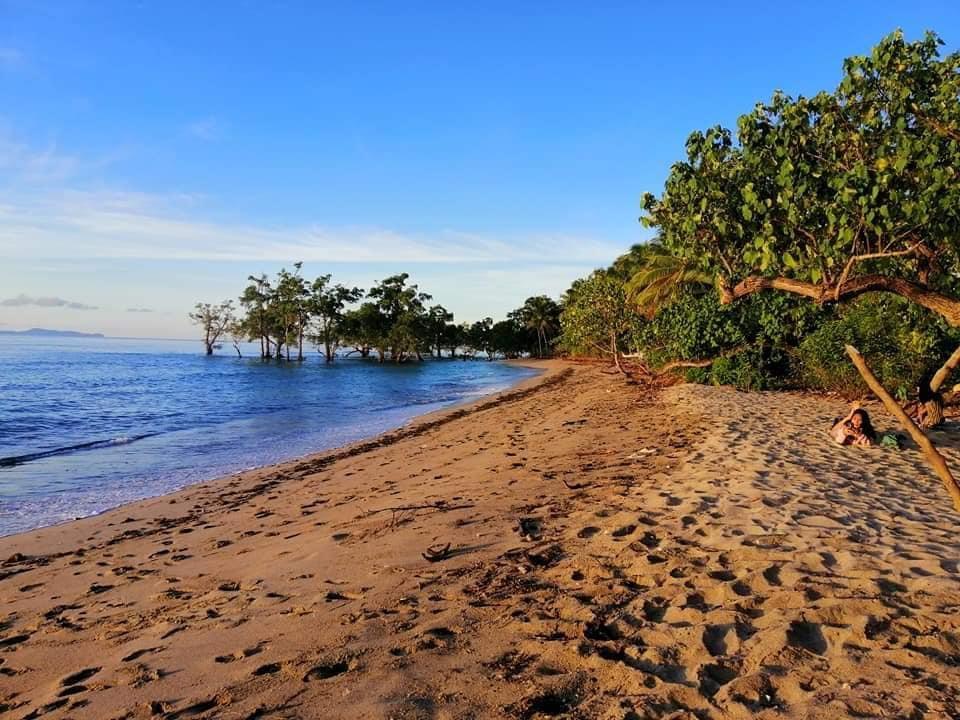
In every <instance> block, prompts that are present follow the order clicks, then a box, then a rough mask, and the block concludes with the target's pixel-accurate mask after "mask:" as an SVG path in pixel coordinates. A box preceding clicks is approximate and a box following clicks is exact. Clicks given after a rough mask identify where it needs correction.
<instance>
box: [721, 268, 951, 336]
mask: <svg viewBox="0 0 960 720" xmlns="http://www.w3.org/2000/svg"><path fill="white" fill-rule="evenodd" d="M763 290H779V291H781V292H787V293H791V294H793V295H800V296H802V297H806V298H809V299H811V300H813V301H814V302H816V303H818V304H821V305H822V304H825V303H828V302H838V301H840V300H848V299H851V298H854V297H857V296H858V295H863V294H864V293H868V292H888V293H892V294H894V295H899V296H900V297H904V298H906V299H908V300H910V301H912V302H915V303H916V304H917V305H920V306H921V307H925V308H927V309H928V310H931V311H933V312H935V313H937V314H938V315H940V316H941V317H943V319H944V320H946V321H947V322H948V323H949V324H950V325H952V326H953V327H960V300H956V299H954V298H952V297H949V296H947V295H944V294H942V293H938V292H936V291H934V290H930V289H929V288H926V287H923V286H922V285H918V284H916V283H912V282H910V281H909V280H904V279H903V278H898V277H888V276H886V275H861V276H859V277H855V278H853V279H852V280H848V281H847V282H845V283H844V284H843V286H842V287H839V288H838V287H837V286H836V285H833V284H815V283H810V282H804V281H802V280H794V279H793V278H786V277H776V278H765V277H759V276H756V275H751V276H750V277H747V278H744V279H743V280H741V281H740V282H739V283H737V284H736V285H735V286H733V287H731V286H730V285H729V284H728V283H722V282H721V283H720V284H719V291H720V303H721V304H722V305H729V304H731V303H733V302H734V301H736V300H739V299H740V298H743V297H747V296H748V295H753V294H754V293H758V292H761V291H763Z"/></svg>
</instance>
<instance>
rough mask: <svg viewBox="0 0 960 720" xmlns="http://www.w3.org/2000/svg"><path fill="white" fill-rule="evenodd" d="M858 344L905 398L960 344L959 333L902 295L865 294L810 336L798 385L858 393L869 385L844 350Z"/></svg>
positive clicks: (885, 380)
mask: <svg viewBox="0 0 960 720" xmlns="http://www.w3.org/2000/svg"><path fill="white" fill-rule="evenodd" d="M848 344H849V345H853V346H854V347H856V348H857V349H858V350H860V352H861V353H862V354H863V356H864V358H865V359H866V361H867V363H868V364H869V365H870V369H871V370H873V372H874V373H875V374H876V376H877V377H878V378H879V380H880V382H881V383H883V385H884V387H886V388H887V389H888V390H889V391H890V392H891V393H892V394H893V395H895V396H896V397H898V398H899V399H900V400H901V401H902V400H905V399H906V398H907V397H908V396H909V395H910V394H911V393H912V392H913V391H914V389H915V388H916V387H917V385H918V383H919V382H920V379H921V378H922V377H923V376H924V375H925V374H927V373H930V372H933V371H935V370H936V369H937V368H939V367H940V364H941V363H942V362H943V360H945V359H946V357H947V355H949V354H950V352H951V351H952V349H953V348H954V347H956V345H957V344H958V338H957V334H956V332H955V331H951V330H950V329H949V328H948V327H947V326H946V325H945V323H944V322H943V321H942V320H940V319H939V318H937V317H934V316H933V315H932V314H931V313H928V312H926V311H924V310H923V309H921V308H918V307H917V306H916V305H913V304H912V303H909V302H908V301H906V300H903V299H902V298H898V297H895V296H890V295H872V296H864V297H863V298H861V299H859V300H858V301H856V302H854V303H851V304H849V305H846V306H843V307H842V308H841V309H840V311H839V312H838V313H837V314H836V316H835V317H834V318H833V319H832V320H829V321H827V322H825V323H824V324H822V325H821V326H820V327H819V328H818V329H817V330H815V331H814V332H813V333H811V334H809V335H807V336H806V337H805V338H804V339H803V340H802V341H801V342H800V345H799V348H798V349H797V358H798V361H799V362H798V365H799V377H798V381H799V384H800V385H802V386H803V387H807V388H811V389H817V390H826V391H833V392H838V393H840V394H842V395H844V396H846V397H859V396H862V395H864V394H865V393H866V392H867V387H866V385H865V384H864V383H863V380H862V379H861V378H860V375H859V374H858V373H857V370H856V368H854V367H853V365H852V363H851V362H850V359H849V358H848V357H847V355H846V353H845V352H844V346H845V345H848Z"/></svg>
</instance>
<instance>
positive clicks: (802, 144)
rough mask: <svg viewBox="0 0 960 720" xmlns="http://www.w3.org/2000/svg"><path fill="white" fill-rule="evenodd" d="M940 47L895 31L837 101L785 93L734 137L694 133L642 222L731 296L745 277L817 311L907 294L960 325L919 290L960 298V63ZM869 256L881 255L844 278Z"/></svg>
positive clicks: (855, 69)
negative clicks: (804, 300)
mask: <svg viewBox="0 0 960 720" xmlns="http://www.w3.org/2000/svg"><path fill="white" fill-rule="evenodd" d="M941 44H942V43H941V41H940V40H939V38H937V36H935V35H933V34H928V35H927V36H926V37H924V39H922V40H920V41H918V42H912V43H910V42H906V41H905V40H904V39H903V36H902V35H901V34H900V33H894V34H892V35H890V36H889V37H887V38H885V39H884V40H883V41H882V42H881V43H880V44H879V45H878V46H877V47H876V48H875V49H874V50H873V52H872V54H871V55H870V56H866V57H853V58H850V59H848V60H847V61H846V62H845V63H844V77H843V79H842V81H841V82H840V84H839V86H838V87H837V88H836V89H835V90H834V92H832V93H830V92H821V93H818V94H817V95H815V96H813V97H809V98H808V97H802V96H801V97H797V98H791V97H788V96H787V95H785V94H783V93H779V92H778V93H776V94H775V95H774V96H773V98H772V99H771V100H770V101H769V102H768V103H761V104H758V105H757V106H756V107H755V108H754V110H753V111H752V112H750V113H747V114H746V115H743V116H742V117H741V118H740V119H739V121H738V123H737V132H736V136H735V137H734V134H733V133H732V132H731V131H730V130H728V129H726V128H722V127H714V128H711V129H709V130H707V131H705V132H696V133H693V134H692V135H691V136H690V138H689V139H688V141H687V146H686V150H687V158H686V160H685V161H683V162H679V163H677V164H675V165H674V166H673V168H672V170H671V173H670V176H669V178H668V179H667V181H666V185H665V188H664V191H663V193H662V194H661V196H660V197H654V196H653V195H650V194H646V195H645V196H644V199H643V207H644V210H645V211H646V216H645V217H644V218H643V221H644V222H645V223H646V224H647V225H649V226H653V227H656V228H658V230H659V233H660V237H661V239H662V241H663V243H664V245H665V247H666V248H667V249H668V250H669V251H670V252H672V253H674V254H675V255H677V256H679V257H681V258H686V259H688V260H690V261H691V262H695V263H696V264H697V265H698V266H699V268H700V269H702V270H703V271H705V272H708V273H712V274H715V275H719V276H720V277H721V278H722V279H723V281H724V283H725V287H726V289H727V291H728V294H729V296H730V297H731V298H732V297H735V296H736V293H734V292H733V291H734V290H735V288H732V285H733V284H734V283H736V282H737V281H738V280H740V279H743V278H748V277H750V276H763V277H767V278H774V277H782V278H787V279H790V280H792V281H794V283H800V284H799V285H798V284H794V285H792V286H790V287H789V288H787V289H790V290H791V291H793V292H802V293H803V294H806V295H807V296H808V297H811V298H814V299H829V297H830V295H829V293H830V292H836V291H837V290H838V286H840V285H843V287H841V288H840V289H846V290H849V291H850V293H851V294H856V293H859V292H862V291H865V290H868V289H870V288H871V287H872V288H873V289H884V290H888V291H890V292H895V293H898V294H902V295H903V294H906V295H908V296H910V297H912V298H913V299H914V300H915V301H917V302H920V303H922V304H926V306H927V307H930V308H931V309H933V310H935V311H936V312H940V313H946V314H947V315H950V317H951V320H952V321H953V322H954V323H955V324H957V323H960V305H958V304H957V303H956V301H955V300H953V301H952V302H946V303H942V302H934V300H933V299H932V296H931V295H929V294H924V293H922V292H917V289H918V288H924V287H929V288H931V289H934V290H938V291H940V292H946V294H947V295H948V296H950V297H948V298H947V300H948V301H949V300H951V298H952V297H956V290H957V282H956V280H955V278H956V277H957V273H956V270H957V269H958V259H960V211H958V208H960V182H958V181H957V170H956V168H958V167H960V102H958V101H957V98H958V96H960V54H956V53H954V54H951V55H948V56H946V57H941V56H940V54H939V47H940V45H941ZM894 252H898V253H901V254H899V255H895V256H893V255H890V253H894ZM871 254H883V255H884V257H880V258H866V259H863V260H862V261H856V262H854V264H853V265H852V266H851V272H850V273H849V275H846V276H845V275H844V271H845V268H846V267H847V266H848V263H849V262H850V260H851V258H855V257H856V258H862V257H863V256H864V255H871ZM858 278H859V279H858ZM890 278H895V279H896V280H897V281H899V282H897V283H891V282H890V281H889V279H890ZM804 284H805V285H804ZM760 287H761V286H760V285H758V284H754V285H753V289H757V288H760ZM753 289H751V287H743V288H742V290H743V292H744V293H745V292H748V291H754V290H753ZM780 289H784V287H781V288H780Z"/></svg>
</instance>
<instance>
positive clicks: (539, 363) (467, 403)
mask: <svg viewBox="0 0 960 720" xmlns="http://www.w3.org/2000/svg"><path fill="white" fill-rule="evenodd" d="M502 362H504V363H506V364H508V365H513V366H516V367H523V368H529V369H534V370H537V371H538V373H537V374H536V375H534V376H533V377H527V378H520V379H518V380H517V381H516V382H514V383H513V384H511V385H510V386H509V387H507V388H505V389H502V390H496V391H492V392H484V393H483V394H481V395H479V396H476V397H473V398H469V399H460V400H455V401H453V402H452V403H451V404H449V405H447V406H445V407H442V408H439V409H436V410H431V411H428V412H425V413H417V414H415V415H413V416H412V417H410V418H409V419H407V420H405V421H404V422H403V423H401V424H400V425H397V426H395V427H392V428H389V429H387V430H383V431H381V432H379V433H375V434H373V435H369V436H366V437H362V438H359V439H357V440H354V441H352V442H348V443H345V444H342V445H335V446H333V447H330V448H326V449H323V450H316V451H313V452H308V453H306V454H303V455H295V456H292V457H289V458H286V459H283V460H280V461H277V462H272V463H268V464H265V465H255V466H253V467H248V468H244V469H240V470H234V471H232V472H229V473H226V474H221V475H215V476H213V477H209V478H207V479H203V480H198V481H195V482H188V483H187V484H185V485H182V486H180V487H178V488H174V489H172V490H165V491H162V492H160V493H158V494H156V495H148V496H146V497H142V498H137V499H133V500H129V501H127V502H123V503H120V504H119V505H113V506H110V507H108V508H104V509H103V510H101V511H99V512H94V513H91V514H89V515H83V516H80V517H74V518H69V519H64V520H61V521H59V522H55V523H52V524H50V525H41V526H39V527H35V528H28V529H26V530H19V531H16V532H12V533H7V534H0V540H4V539H7V538H14V537H17V536H19V535H24V534H28V533H32V532H37V531H40V530H45V529H48V528H55V527H61V526H63V525H68V524H70V523H75V522H82V521H84V520H89V519H91V518H99V517H101V516H103V515H105V514H107V513H110V512H114V511H118V510H121V509H123V508H127V507H131V506H135V505H137V504H138V503H143V502H148V501H151V500H157V499H162V498H165V497H171V496H174V495H177V494H178V493H181V492H184V491H187V490H189V489H190V488H193V487H197V486H199V485H204V484H206V483H216V482H219V481H223V480H225V479H228V478H235V477H238V476H243V475H246V474H248V473H260V472H267V471H271V470H275V469H276V470H280V469H282V468H283V467H284V466H286V465H289V464H295V463H298V462H301V461H307V460H311V459H314V458H317V457H320V456H323V455H327V454H331V453H336V452H338V451H341V450H347V449H349V448H352V447H353V446H355V445H363V444H366V443H370V442H373V441H375V440H377V439H378V438H380V437H382V436H388V435H391V434H393V433H395V432H397V431H399V430H402V429H404V428H407V427H409V426H411V425H417V424H418V423H420V422H422V421H427V420H430V421H434V420H436V419H438V418H440V417H442V416H444V415H446V414H447V413H450V412H455V411H457V410H460V409H468V408H470V407H471V406H473V405H475V404H481V403H483V402H484V401H488V400H492V399H495V398H497V397H499V396H500V395H502V394H504V393H510V392H512V391H514V390H517V389H520V388H523V387H527V384H528V383H533V384H535V383H536V381H538V380H539V379H541V378H542V379H546V377H545V375H547V374H549V373H550V369H549V368H546V369H545V368H544V366H543V364H544V363H549V362H552V361H550V360H545V361H544V360H532V359H531V360H503V361H502Z"/></svg>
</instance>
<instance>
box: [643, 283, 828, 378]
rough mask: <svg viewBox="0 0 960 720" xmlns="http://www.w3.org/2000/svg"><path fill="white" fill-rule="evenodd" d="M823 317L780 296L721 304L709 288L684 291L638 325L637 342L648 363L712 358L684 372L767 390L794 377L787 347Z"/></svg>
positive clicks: (824, 313)
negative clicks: (639, 335)
mask: <svg viewBox="0 0 960 720" xmlns="http://www.w3.org/2000/svg"><path fill="white" fill-rule="evenodd" d="M825 317H829V311H825V310H822V309H821V308H818V307H817V306H815V305H813V304H812V303H810V302H808V301H802V300H798V299H796V298H791V297H787V296H784V295H777V294H773V293H767V294H761V295H754V296H751V297H749V298H745V299H744V300H742V301H740V302H737V303H734V304H732V305H721V304H720V301H719V299H718V298H717V295H716V293H715V292H708V293H700V294H695V293H690V292H688V293H685V294H682V295H681V296H680V298H679V299H678V300H677V301H676V302H674V303H671V304H670V305H668V306H667V307H665V308H663V309H661V310H660V312H658V313H657V315H656V317H655V318H654V319H653V320H652V321H651V322H650V323H648V324H647V325H646V326H645V327H644V328H643V331H642V334H641V338H640V339H641V343H640V344H641V346H642V347H643V348H644V349H645V352H646V356H647V360H648V361H649V362H650V363H651V364H652V365H654V366H656V365H660V364H663V363H665V362H668V361H670V360H675V359H680V360H702V359H707V358H717V359H716V360H715V361H714V363H713V364H712V365H711V366H710V367H709V368H705V369H700V368H697V369H693V370H690V371H688V372H687V379H688V380H690V381H691V382H702V383H709V384H713V385H734V386H736V387H737V388H740V389H742V390H771V389H775V388H782V387H785V386H787V385H789V384H790V383H791V382H792V381H793V379H794V378H795V377H796V372H795V369H794V367H793V360H792V354H791V353H790V351H789V350H790V348H792V347H795V346H796V344H797V343H798V342H799V338H800V337H802V336H803V335H804V334H806V333H808V332H810V331H811V330H812V329H814V328H815V327H816V326H817V324H818V323H820V322H822V320H823V318H825ZM718 356H720V357H718Z"/></svg>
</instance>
